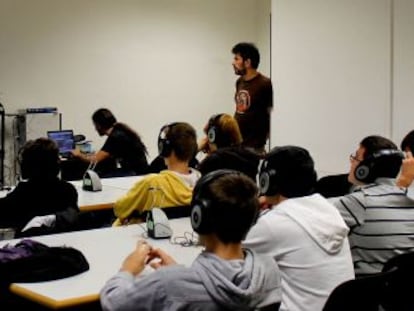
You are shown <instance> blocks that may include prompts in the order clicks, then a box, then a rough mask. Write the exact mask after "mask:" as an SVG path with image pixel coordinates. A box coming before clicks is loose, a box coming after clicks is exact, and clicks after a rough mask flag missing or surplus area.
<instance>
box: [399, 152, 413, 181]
mask: <svg viewBox="0 0 414 311" xmlns="http://www.w3.org/2000/svg"><path fill="white" fill-rule="evenodd" d="M413 180H414V158H413V155H412V153H411V152H410V151H407V152H406V158H405V159H404V160H403V162H402V165H401V172H400V176H399V177H398V179H397V186H398V187H404V188H406V187H409V186H410V185H411V183H412V182H413Z"/></svg>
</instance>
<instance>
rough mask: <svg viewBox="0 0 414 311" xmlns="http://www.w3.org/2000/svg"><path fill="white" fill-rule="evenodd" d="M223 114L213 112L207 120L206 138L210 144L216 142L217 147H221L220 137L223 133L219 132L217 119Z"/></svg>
mask: <svg viewBox="0 0 414 311" xmlns="http://www.w3.org/2000/svg"><path fill="white" fill-rule="evenodd" d="M222 115H223V114H222V113H219V114H215V115H213V116H212V117H211V118H210V120H208V127H207V138H208V141H209V143H210V144H216V145H217V146H218V147H221V141H220V140H221V138H222V136H223V134H222V133H221V129H220V126H219V125H218V121H219V120H220V118H221V116H222Z"/></svg>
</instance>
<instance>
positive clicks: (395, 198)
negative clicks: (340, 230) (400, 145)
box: [330, 136, 414, 276]
mask: <svg viewBox="0 0 414 311" xmlns="http://www.w3.org/2000/svg"><path fill="white" fill-rule="evenodd" d="M403 157H404V155H403V154H402V152H401V151H399V150H398V149H397V146H396V145H395V144H394V143H393V142H392V141H390V140H389V139H387V138H384V137H381V136H367V137H365V138H364V139H363V140H362V141H361V142H360V143H359V146H358V149H357V150H356V152H355V153H354V154H352V155H351V156H350V161H351V167H350V171H349V175H348V179H349V181H350V182H352V183H353V184H354V185H356V186H357V187H356V188H354V191H353V192H351V193H350V194H347V195H345V196H341V197H338V198H331V199H330V201H331V202H332V203H333V204H334V205H335V206H336V207H337V209H338V210H339V211H340V213H341V215H342V217H343V218H344V220H345V222H346V224H347V225H348V227H349V228H350V229H351V230H350V234H349V240H350V243H351V249H352V257H353V261H354V268H355V274H356V275H357V276H360V275H364V274H373V273H377V272H380V271H381V270H382V267H383V265H384V263H385V262H386V261H387V260H388V259H390V258H392V257H394V256H395V255H398V254H401V253H406V252H410V251H414V240H413V239H414V201H412V200H411V199H410V198H409V197H407V195H406V193H407V191H406V190H405V189H402V188H399V187H398V186H397V185H396V177H397V175H398V173H399V171H400V167H401V163H402V160H403Z"/></svg>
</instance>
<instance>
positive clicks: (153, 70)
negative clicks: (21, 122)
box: [0, 0, 270, 158]
mask: <svg viewBox="0 0 414 311" xmlns="http://www.w3.org/2000/svg"><path fill="white" fill-rule="evenodd" d="M269 10H270V0H260V1H257V0H226V1H222V0H209V1H204V0H151V1H137V0H135V1H134V0H117V1H112V0H87V1H85V0H71V1H56V0H33V1H27V0H1V1H0V102H2V103H3V104H4V106H5V108H6V112H8V113H11V112H15V111H16V110H17V109H19V108H24V107H43V106H56V107H58V109H59V111H60V112H61V113H62V114H63V127H64V128H73V129H74V130H75V132H77V133H84V134H86V135H87V137H89V138H91V139H93V140H94V144H95V146H96V147H97V148H99V147H100V145H101V144H102V142H103V140H102V138H98V137H97V135H96V133H95V131H94V129H93V126H92V123H91V120H90V116H91V114H92V113H93V111H94V110H95V109H97V108H99V107H108V108H110V109H111V110H113V112H114V114H115V115H116V116H117V118H118V119H119V120H120V121H123V122H125V123H127V124H129V125H131V126H132V127H133V128H135V129H136V130H137V131H138V132H139V133H140V134H141V136H142V137H143V140H144V142H145V143H146V145H147V146H148V147H149V150H150V157H151V158H152V157H154V156H155V155H156V138H157V135H158V131H159V128H160V127H161V126H162V125H163V124H165V123H167V122H171V121H181V120H183V121H184V120H186V121H188V122H190V123H191V124H192V125H193V126H194V127H195V128H196V129H197V130H198V133H199V135H201V130H202V127H203V125H204V124H205V122H206V121H207V119H208V117H209V116H210V115H211V114H213V113H217V112H229V113H232V112H233V109H234V107H233V93H234V83H235V80H236V76H235V75H234V72H233V69H232V67H231V62H232V58H233V55H232V54H231V48H232V46H233V45H234V44H235V43H237V42H238V41H252V42H257V44H258V47H259V49H261V50H262V49H263V55H262V56H263V61H262V63H263V65H262V66H261V67H260V68H261V69H263V72H270V70H269V67H268V66H269V64H270V61H269V57H270V54H269V46H270V44H269V29H270V27H269ZM263 14H264V15H265V16H263ZM266 66H267V67H268V68H266ZM9 137H10V135H9Z"/></svg>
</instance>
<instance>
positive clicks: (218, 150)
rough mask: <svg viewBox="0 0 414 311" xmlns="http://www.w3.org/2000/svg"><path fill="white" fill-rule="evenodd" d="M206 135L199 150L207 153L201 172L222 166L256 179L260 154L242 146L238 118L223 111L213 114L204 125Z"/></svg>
mask: <svg viewBox="0 0 414 311" xmlns="http://www.w3.org/2000/svg"><path fill="white" fill-rule="evenodd" d="M204 132H205V133H206V137H205V138H204V139H203V140H202V141H201V142H200V144H199V150H201V151H203V152H205V153H207V156H206V157H205V158H204V159H203V160H202V161H201V162H200V164H199V166H198V169H199V171H200V172H201V174H203V175H204V174H205V173H207V172H211V171H213V170H216V169H220V168H227V169H234V170H238V171H241V172H243V173H245V174H246V175H247V176H249V177H251V178H252V179H253V180H256V175H257V169H258V165H259V161H260V158H259V156H258V155H257V154H256V153H254V152H252V151H251V150H250V149H246V148H244V147H242V146H241V143H242V136H241V133H240V129H239V125H238V124H237V121H236V119H234V118H233V117H232V116H231V115H228V114H225V113H222V114H217V115H213V116H212V117H211V118H210V119H209V121H208V123H207V124H206V126H205V127H204Z"/></svg>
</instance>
